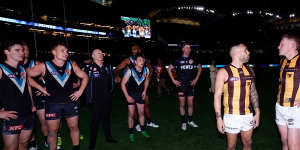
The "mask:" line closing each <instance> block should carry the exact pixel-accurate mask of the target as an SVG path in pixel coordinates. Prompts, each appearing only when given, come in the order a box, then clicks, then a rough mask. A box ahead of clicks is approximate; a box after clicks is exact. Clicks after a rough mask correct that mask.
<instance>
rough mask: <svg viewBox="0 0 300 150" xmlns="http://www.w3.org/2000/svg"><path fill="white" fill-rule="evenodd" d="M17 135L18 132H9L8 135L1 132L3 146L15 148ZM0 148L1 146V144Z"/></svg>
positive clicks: (17, 140)
mask: <svg viewBox="0 0 300 150" xmlns="http://www.w3.org/2000/svg"><path fill="white" fill-rule="evenodd" d="M19 136H20V135H19V134H10V135H3V134H2V140H3V144H4V147H6V148H11V149H17V148H18V145H19ZM0 148H2V146H1V147H0Z"/></svg>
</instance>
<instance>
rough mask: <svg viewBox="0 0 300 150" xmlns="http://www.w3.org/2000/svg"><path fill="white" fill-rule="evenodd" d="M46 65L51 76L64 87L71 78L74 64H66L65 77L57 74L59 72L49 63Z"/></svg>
mask: <svg viewBox="0 0 300 150" xmlns="http://www.w3.org/2000/svg"><path fill="white" fill-rule="evenodd" d="M45 63H46V67H47V69H48V71H49V72H51V74H52V76H53V77H54V78H55V80H56V81H57V82H58V83H59V84H60V85H61V86H62V87H64V86H65V84H66V82H67V81H68V79H69V77H70V74H71V69H72V64H71V63H70V62H69V61H67V62H66V63H67V64H66V69H65V72H64V74H63V76H61V75H60V74H59V73H57V70H56V69H55V68H54V66H53V65H52V64H51V63H50V62H49V61H46V62H45Z"/></svg>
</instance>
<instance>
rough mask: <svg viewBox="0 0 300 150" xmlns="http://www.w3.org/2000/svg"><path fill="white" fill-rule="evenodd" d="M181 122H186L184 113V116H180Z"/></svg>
mask: <svg viewBox="0 0 300 150" xmlns="http://www.w3.org/2000/svg"><path fill="white" fill-rule="evenodd" d="M181 123H186V120H185V115H184V116H181Z"/></svg>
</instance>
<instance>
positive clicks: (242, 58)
mask: <svg viewBox="0 0 300 150" xmlns="http://www.w3.org/2000/svg"><path fill="white" fill-rule="evenodd" d="M249 59H250V57H249V56H243V57H241V58H240V60H241V62H243V63H247V62H248V61H249Z"/></svg>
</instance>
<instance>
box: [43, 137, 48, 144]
mask: <svg viewBox="0 0 300 150" xmlns="http://www.w3.org/2000/svg"><path fill="white" fill-rule="evenodd" d="M44 140H45V143H47V144H48V137H47V136H44Z"/></svg>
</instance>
